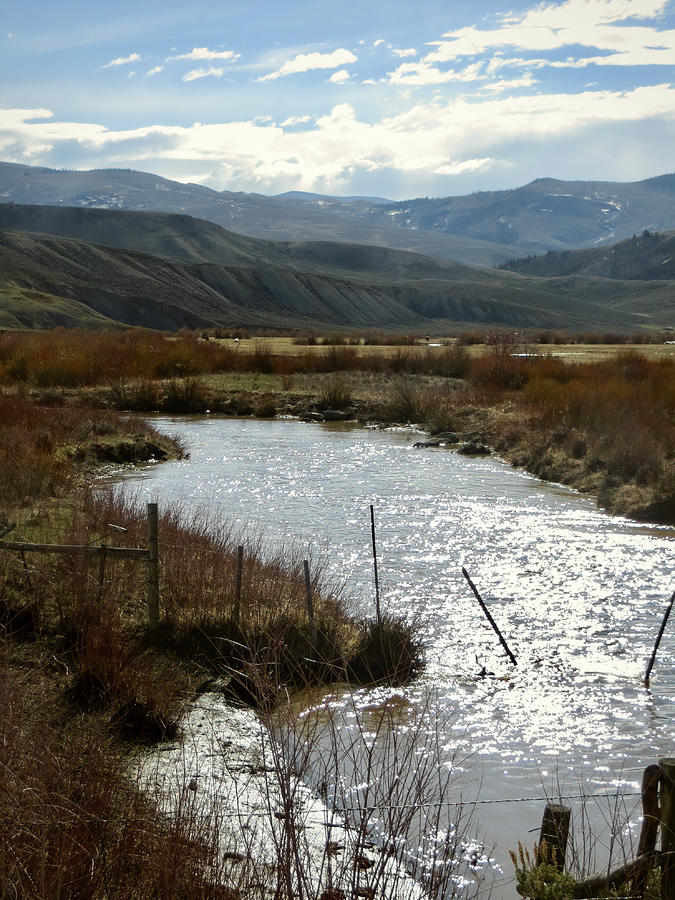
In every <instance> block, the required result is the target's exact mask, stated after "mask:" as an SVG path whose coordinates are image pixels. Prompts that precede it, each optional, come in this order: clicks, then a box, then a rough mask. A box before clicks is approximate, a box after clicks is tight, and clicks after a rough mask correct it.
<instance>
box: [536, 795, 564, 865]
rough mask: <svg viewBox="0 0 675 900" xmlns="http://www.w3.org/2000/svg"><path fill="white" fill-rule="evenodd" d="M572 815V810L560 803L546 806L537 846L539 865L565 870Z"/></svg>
mask: <svg viewBox="0 0 675 900" xmlns="http://www.w3.org/2000/svg"><path fill="white" fill-rule="evenodd" d="M571 815H572V810H571V809H570V808H569V806H561V805H560V804H558V803H547V804H546V808H545V809H544V815H543V818H542V820H541V831H540V833H539V843H538V844H537V864H539V863H542V862H549V863H551V865H554V866H555V867H556V868H557V869H558V871H560V872H562V870H563V869H564V868H565V854H566V853H567V838H568V836H569V833H570V817H571Z"/></svg>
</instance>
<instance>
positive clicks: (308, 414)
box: [302, 409, 326, 422]
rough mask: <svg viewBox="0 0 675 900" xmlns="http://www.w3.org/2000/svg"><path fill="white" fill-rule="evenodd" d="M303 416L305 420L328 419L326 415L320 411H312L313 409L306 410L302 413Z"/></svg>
mask: <svg viewBox="0 0 675 900" xmlns="http://www.w3.org/2000/svg"><path fill="white" fill-rule="evenodd" d="M302 418H303V419H304V421H305V422H325V421H326V419H325V417H324V415H323V414H322V413H320V412H312V411H311V410H308V409H307V410H305V411H304V412H303V413H302Z"/></svg>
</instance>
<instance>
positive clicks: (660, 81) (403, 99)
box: [0, 0, 675, 200]
mask: <svg viewBox="0 0 675 900" xmlns="http://www.w3.org/2000/svg"><path fill="white" fill-rule="evenodd" d="M516 4H517V5H515V6H512V7H506V6H504V5H502V4H501V3H499V2H493V0H473V2H465V0H458V2H452V0H386V2H385V0H361V2H354V0H342V2H340V0H285V2H283V3H279V2H278V0H275V2H273V0H247V2H240V0H218V2H215V0H209V2H206V0H180V2H176V0H117V2H116V3H101V2H100V0H99V2H96V0H94V2H92V0H61V2H59V3H54V2H53V0H0V160H3V161H6V162H16V163H23V164H30V165H39V166H48V167H51V168H64V169H99V168H109V167H112V168H124V169H136V170H140V171H145V172H153V173H156V174H158V175H162V176H164V177H166V178H171V179H175V180H177V181H186V182H187V181H191V182H197V183H199V184H203V185H206V186H208V187H211V188H214V189H216V190H228V191H247V192H248V191H254V192H258V193H262V194H279V193H282V192H286V191H293V190H300V191H312V192H317V193H322V194H332V195H338V196H354V195H359V196H369V197H386V198H390V199H394V200H399V199H407V198H411V197H424V196H448V195H458V194H467V193H471V192H472V191H478V190H496V189H505V188H512V187H517V186H519V185H522V184H526V183H528V182H529V181H532V180H533V179H534V178H541V177H553V178H560V179H581V180H605V181H637V180H640V179H643V178H648V177H650V176H653V175H660V174H664V173H666V172H673V171H675V153H674V152H673V151H674V149H675V0H565V2H542V3H528V2H525V3H522V2H519V0H516Z"/></svg>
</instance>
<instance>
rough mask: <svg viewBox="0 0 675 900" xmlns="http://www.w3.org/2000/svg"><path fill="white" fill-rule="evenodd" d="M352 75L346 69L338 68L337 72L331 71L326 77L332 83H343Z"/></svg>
mask: <svg viewBox="0 0 675 900" xmlns="http://www.w3.org/2000/svg"><path fill="white" fill-rule="evenodd" d="M351 77H352V76H351V75H350V73H349V72H348V71H347V70H346V69H338V71H337V72H333V74H332V75H331V76H330V78H329V79H328V80H329V81H330V82H331V83H332V84H344V83H345V81H349V79H350V78H351Z"/></svg>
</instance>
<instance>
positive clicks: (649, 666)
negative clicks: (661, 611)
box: [645, 591, 675, 687]
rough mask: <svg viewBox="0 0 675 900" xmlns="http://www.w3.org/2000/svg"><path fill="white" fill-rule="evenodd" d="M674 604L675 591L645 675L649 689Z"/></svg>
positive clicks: (646, 685)
mask: <svg viewBox="0 0 675 900" xmlns="http://www.w3.org/2000/svg"><path fill="white" fill-rule="evenodd" d="M674 602H675V591H673V593H672V596H671V598H670V602H669V603H668V607H667V609H666V612H665V615H664V617H663V621H662V622H661V627H660V628H659V633H658V635H657V637H656V643H655V644H654V650H653V651H652V658H651V659H650V660H649V665H648V666H647V672H646V673H645V687H649V676H650V675H651V674H652V669H653V667H654V660H655V659H656V651H657V650H658V649H659V644H660V643H661V638H662V637H663V632H664V631H665V630H666V623H667V621H668V616H669V615H670V611H671V609H672V608H673V603H674Z"/></svg>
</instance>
